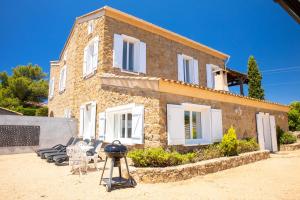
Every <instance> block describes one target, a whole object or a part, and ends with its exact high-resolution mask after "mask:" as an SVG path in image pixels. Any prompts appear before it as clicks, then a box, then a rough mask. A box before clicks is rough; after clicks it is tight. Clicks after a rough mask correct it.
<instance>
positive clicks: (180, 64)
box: [177, 54, 184, 81]
mask: <svg viewBox="0 0 300 200" xmlns="http://www.w3.org/2000/svg"><path fill="white" fill-rule="evenodd" d="M177 62H178V80H179V81H184V73H183V56H182V55H181V54H178V55H177Z"/></svg>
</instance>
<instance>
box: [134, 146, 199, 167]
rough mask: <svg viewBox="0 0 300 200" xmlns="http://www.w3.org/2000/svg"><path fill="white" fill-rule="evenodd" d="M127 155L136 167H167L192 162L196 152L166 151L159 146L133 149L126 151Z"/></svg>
mask: <svg viewBox="0 0 300 200" xmlns="http://www.w3.org/2000/svg"><path fill="white" fill-rule="evenodd" d="M128 157H129V158H131V159H132V161H133V164H134V166H136V167H167V166H174V165H180V164H185V163H189V162H194V159H195V157H196V154H195V153H187V154H180V153H178V152H177V151H171V152H167V151H165V150H164V149H163V148H160V147H159V148H149V149H137V150H133V151H130V152H129V153H128Z"/></svg>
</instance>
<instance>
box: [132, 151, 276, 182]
mask: <svg viewBox="0 0 300 200" xmlns="http://www.w3.org/2000/svg"><path fill="white" fill-rule="evenodd" d="M269 157H270V154H269V151H267V150H264V151H254V152H249V153H243V154H240V155H239V156H233V157H222V158H216V159H211V160H205V161H200V162H197V163H190V164H185V165H178V166H172V167H163V168H161V167H157V168H153V167H145V168H136V167H130V169H129V170H130V174H131V176H132V177H133V178H134V179H135V181H137V182H143V183H162V182H163V183H166V182H175V181H181V180H185V179H189V178H193V177H195V176H199V175H205V174H208V173H214V172H217V171H221V170H225V169H230V168H233V167H238V166H241V165H245V164H248V163H252V162H256V161H259V160H263V159H267V158H269Z"/></svg>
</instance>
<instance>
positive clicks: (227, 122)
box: [160, 93, 288, 143]
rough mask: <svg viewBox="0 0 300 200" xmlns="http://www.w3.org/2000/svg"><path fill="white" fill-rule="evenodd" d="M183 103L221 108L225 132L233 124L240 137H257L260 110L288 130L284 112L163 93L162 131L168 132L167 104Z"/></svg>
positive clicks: (161, 98)
mask: <svg viewBox="0 0 300 200" xmlns="http://www.w3.org/2000/svg"><path fill="white" fill-rule="evenodd" d="M181 103H194V104H200V105H208V106H211V107H212V108H214V109H221V110H222V120H223V132H225V131H226V130H227V129H228V128H230V126H231V125H232V126H234V128H235V129H236V132H237V135H238V138H239V139H242V138H246V137H257V131H256V114H257V113H258V112H266V113H270V114H271V115H274V116H275V119H276V125H278V126H280V127H281V128H282V129H284V130H288V122H287V120H288V118H287V113H284V112H277V111H273V110H266V109H260V108H255V107H248V106H242V105H238V104H231V103H224V102H222V101H212V100H204V99H199V98H191V97H186V96H180V95H173V94H167V93H163V94H161V96H160V106H161V113H160V114H161V115H160V118H161V119H162V120H161V122H162V124H161V127H164V130H161V133H166V131H167V130H166V127H167V126H166V124H167V119H166V117H167V104H181ZM164 135H165V138H164V140H165V141H164V142H163V143H166V142H167V134H164Z"/></svg>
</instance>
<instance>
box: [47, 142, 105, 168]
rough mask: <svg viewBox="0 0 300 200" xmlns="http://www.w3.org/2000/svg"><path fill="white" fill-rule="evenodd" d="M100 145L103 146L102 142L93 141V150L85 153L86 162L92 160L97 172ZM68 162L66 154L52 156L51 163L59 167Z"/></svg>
mask: <svg viewBox="0 0 300 200" xmlns="http://www.w3.org/2000/svg"><path fill="white" fill-rule="evenodd" d="M102 144H103V141H102V140H95V141H94V145H93V148H92V149H90V150H88V151H87V152H86V155H87V159H88V162H90V161H92V160H93V162H94V165H95V168H96V169H97V170H98V167H97V163H98V160H99V155H98V152H99V151H100V148H101V146H102ZM68 160H69V156H68V155H67V154H66V155H55V156H53V161H54V162H55V164H56V165H61V164H62V163H63V162H65V161H68Z"/></svg>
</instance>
